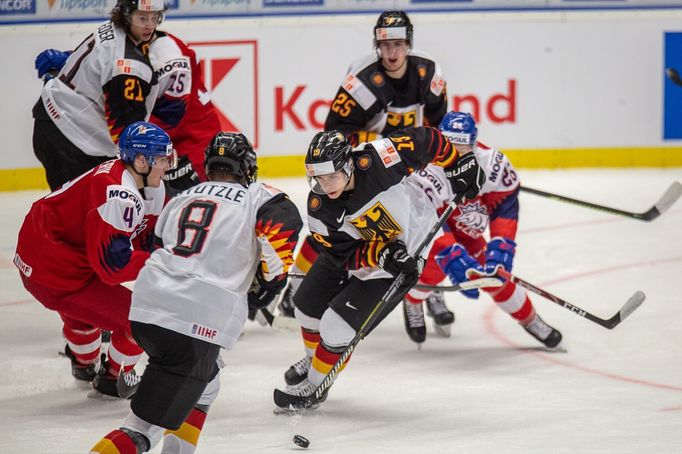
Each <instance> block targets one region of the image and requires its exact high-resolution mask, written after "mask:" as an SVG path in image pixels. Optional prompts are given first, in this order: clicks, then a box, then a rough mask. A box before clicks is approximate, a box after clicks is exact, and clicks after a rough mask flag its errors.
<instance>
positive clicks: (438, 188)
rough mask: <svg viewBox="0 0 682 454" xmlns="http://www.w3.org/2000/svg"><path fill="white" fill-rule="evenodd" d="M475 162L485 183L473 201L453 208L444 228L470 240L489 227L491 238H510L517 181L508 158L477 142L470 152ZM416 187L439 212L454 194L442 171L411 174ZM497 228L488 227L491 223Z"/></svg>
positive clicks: (433, 169)
mask: <svg viewBox="0 0 682 454" xmlns="http://www.w3.org/2000/svg"><path fill="white" fill-rule="evenodd" d="M474 155H475V156H476V161H477V162H478V163H479V165H480V166H481V168H482V169H483V171H484V172H485V174H486V181H485V184H484V185H483V187H482V188H481V191H480V192H479V193H478V196H476V197H475V198H474V199H471V200H466V201H465V202H463V203H459V204H458V205H457V208H456V210H455V211H454V212H453V214H452V216H451V218H450V220H449V221H448V225H450V228H451V230H456V231H457V232H460V233H462V234H466V235H468V236H469V237H471V238H478V237H480V236H482V235H483V234H484V233H485V232H486V230H487V229H488V228H489V227H490V230H491V236H504V237H506V238H510V239H514V238H515V236H516V224H517V220H518V212H519V208H518V201H517V195H516V194H517V192H518V188H519V185H520V180H519V178H518V175H517V174H516V171H515V170H514V167H513V166H512V164H511V162H510V161H509V158H507V156H506V155H504V154H503V153H502V152H500V151H499V150H497V149H494V148H489V147H487V146H486V145H484V144H482V143H480V142H479V143H477V146H476V149H475V150H474ZM408 179H410V180H412V181H413V183H415V184H418V185H419V186H420V187H421V188H422V189H423V190H424V192H425V193H426V194H427V195H428V197H429V199H431V202H432V203H433V205H434V206H435V207H436V209H443V208H445V205H447V204H448V203H450V202H451V201H452V200H453V198H454V195H453V193H452V188H451V186H450V184H449V183H448V180H447V178H446V177H445V173H444V172H443V169H442V168H441V167H438V166H434V165H429V166H427V167H426V168H425V169H422V170H418V171H415V172H414V173H413V174H412V175H410V177H409V178H408ZM495 220H498V221H502V220H503V222H497V224H498V225H497V226H495V227H493V226H492V225H491V222H492V221H495Z"/></svg>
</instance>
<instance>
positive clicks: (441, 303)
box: [426, 291, 455, 337]
mask: <svg viewBox="0 0 682 454" xmlns="http://www.w3.org/2000/svg"><path fill="white" fill-rule="evenodd" d="M426 314H427V315H428V316H429V317H431V318H432V319H433V328H434V329H435V330H436V334H438V335H439V336H441V337H450V328H451V325H452V324H453V323H454V321H455V314H454V313H453V312H452V311H451V310H450V309H448V306H447V305H446V304H445V299H444V298H443V292H442V291H434V292H433V293H431V295H429V297H428V298H427V299H426Z"/></svg>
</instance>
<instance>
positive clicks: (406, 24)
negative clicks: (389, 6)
mask: <svg viewBox="0 0 682 454" xmlns="http://www.w3.org/2000/svg"><path fill="white" fill-rule="evenodd" d="M389 39H404V40H407V42H408V44H409V45H410V47H412V22H410V18H409V17H407V14H406V13H405V11H384V12H383V13H381V15H380V16H379V19H378V20H377V24H376V25H375V26H374V47H378V46H379V41H385V40H389Z"/></svg>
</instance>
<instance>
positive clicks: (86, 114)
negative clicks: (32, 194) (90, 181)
mask: <svg viewBox="0 0 682 454" xmlns="http://www.w3.org/2000/svg"><path fill="white" fill-rule="evenodd" d="M145 49H146V47H145V46H144V45H141V46H135V45H134V44H133V42H132V41H131V40H130V38H128V36H127V35H126V33H125V31H124V30H123V29H121V28H119V27H116V26H114V25H113V24H112V23H111V22H105V23H103V24H101V25H100V26H99V27H98V28H97V30H96V31H95V33H93V34H91V35H90V36H88V37H87V38H86V39H85V40H84V41H83V42H82V43H81V44H80V45H79V46H78V47H77V48H76V50H74V52H73V53H72V54H71V55H70V56H69V58H68V60H67V61H66V64H65V65H64V67H63V68H62V69H61V71H60V72H59V75H58V77H55V78H54V79H51V80H49V81H48V82H47V83H46V84H45V85H44V86H43V89H42V92H41V98H42V101H43V104H44V106H45V110H46V111H47V113H48V115H49V116H50V118H51V119H52V121H53V122H54V124H55V125H56V126H57V128H59V130H60V131H61V132H62V134H64V135H65V136H66V137H67V138H68V139H69V140H70V141H71V142H72V143H73V144H74V145H75V146H77V147H78V148H79V149H80V150H81V151H82V152H83V153H86V154H89V155H92V156H111V157H115V156H117V154H118V152H117V150H116V145H115V144H116V143H118V136H119V134H120V133H121V132H122V131H123V129H124V128H125V127H126V126H128V125H129V124H130V123H133V122H135V121H139V120H145V121H146V120H148V119H149V115H150V113H151V109H152V107H153V106H154V101H155V100H156V94H157V90H158V88H157V86H156V79H155V76H154V71H153V70H152V66H151V63H150V62H149V59H148V58H147V56H146V55H145Z"/></svg>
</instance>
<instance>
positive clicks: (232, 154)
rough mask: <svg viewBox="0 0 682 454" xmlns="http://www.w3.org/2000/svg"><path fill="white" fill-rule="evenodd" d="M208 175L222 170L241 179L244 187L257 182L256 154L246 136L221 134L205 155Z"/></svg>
mask: <svg viewBox="0 0 682 454" xmlns="http://www.w3.org/2000/svg"><path fill="white" fill-rule="evenodd" d="M204 167H205V168H206V173H209V172H212V171H216V170H221V171H224V172H227V173H231V174H233V175H235V176H236V177H238V178H240V179H241V182H242V184H243V185H244V186H248V185H249V184H251V183H253V182H254V181H256V177H257V175H258V166H257V165H256V152H255V151H253V147H252V146H251V144H250V143H249V141H248V139H247V138H246V136H245V135H244V134H242V133H239V132H219V133H218V134H216V135H215V137H213V139H211V143H210V144H209V145H208V147H207V148H206V151H205V153H204Z"/></svg>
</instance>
